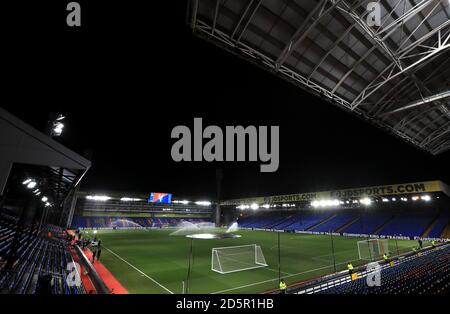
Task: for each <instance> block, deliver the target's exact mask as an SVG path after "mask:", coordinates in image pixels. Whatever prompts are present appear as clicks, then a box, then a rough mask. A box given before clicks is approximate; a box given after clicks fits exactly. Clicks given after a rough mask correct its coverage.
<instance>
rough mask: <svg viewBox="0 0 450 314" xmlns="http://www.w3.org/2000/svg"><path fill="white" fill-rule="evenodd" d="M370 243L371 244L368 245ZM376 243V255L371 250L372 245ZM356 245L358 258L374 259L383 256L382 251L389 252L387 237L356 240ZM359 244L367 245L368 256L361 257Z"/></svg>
mask: <svg viewBox="0 0 450 314" xmlns="http://www.w3.org/2000/svg"><path fill="white" fill-rule="evenodd" d="M371 243H372V246H371V245H370V244H371ZM374 243H376V248H377V250H378V255H376V254H375V252H374V250H373V245H374ZM357 245H358V255H359V259H361V260H372V261H373V260H376V259H377V258H380V257H381V256H383V254H384V253H389V240H388V239H367V240H361V241H358V242H357ZM361 245H363V246H367V249H368V252H369V255H370V256H369V257H368V258H366V257H363V256H361V249H360V248H361Z"/></svg>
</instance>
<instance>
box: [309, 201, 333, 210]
mask: <svg viewBox="0 0 450 314" xmlns="http://www.w3.org/2000/svg"><path fill="white" fill-rule="evenodd" d="M339 204H340V202H339V200H316V201H312V202H311V206H312V207H314V208H317V207H333V206H339Z"/></svg>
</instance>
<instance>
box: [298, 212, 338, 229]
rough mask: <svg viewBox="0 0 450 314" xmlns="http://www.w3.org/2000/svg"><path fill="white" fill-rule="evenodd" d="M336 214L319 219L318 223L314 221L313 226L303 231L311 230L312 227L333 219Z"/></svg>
mask: <svg viewBox="0 0 450 314" xmlns="http://www.w3.org/2000/svg"><path fill="white" fill-rule="evenodd" d="M336 216H337V214H334V215H331V216H329V217H327V218H325V219H324V220H322V221H320V222H319V223H316V224H315V225H313V226H311V227H309V228H307V229H306V230H305V231H311V230H313V229H314V228H317V227H319V226H320V225H322V224H324V223H326V222H328V221H330V220H331V219H333V218H334V217H336Z"/></svg>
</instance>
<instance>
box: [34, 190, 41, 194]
mask: <svg viewBox="0 0 450 314" xmlns="http://www.w3.org/2000/svg"><path fill="white" fill-rule="evenodd" d="M33 193H34V194H36V195H38V193H41V191H39V189H36V190H34V191H33Z"/></svg>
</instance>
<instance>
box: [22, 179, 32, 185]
mask: <svg viewBox="0 0 450 314" xmlns="http://www.w3.org/2000/svg"><path fill="white" fill-rule="evenodd" d="M31 181H32V180H31V179H26V180H25V181H23V182H22V184H23V185H26V184H28V183H30V182H31Z"/></svg>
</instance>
